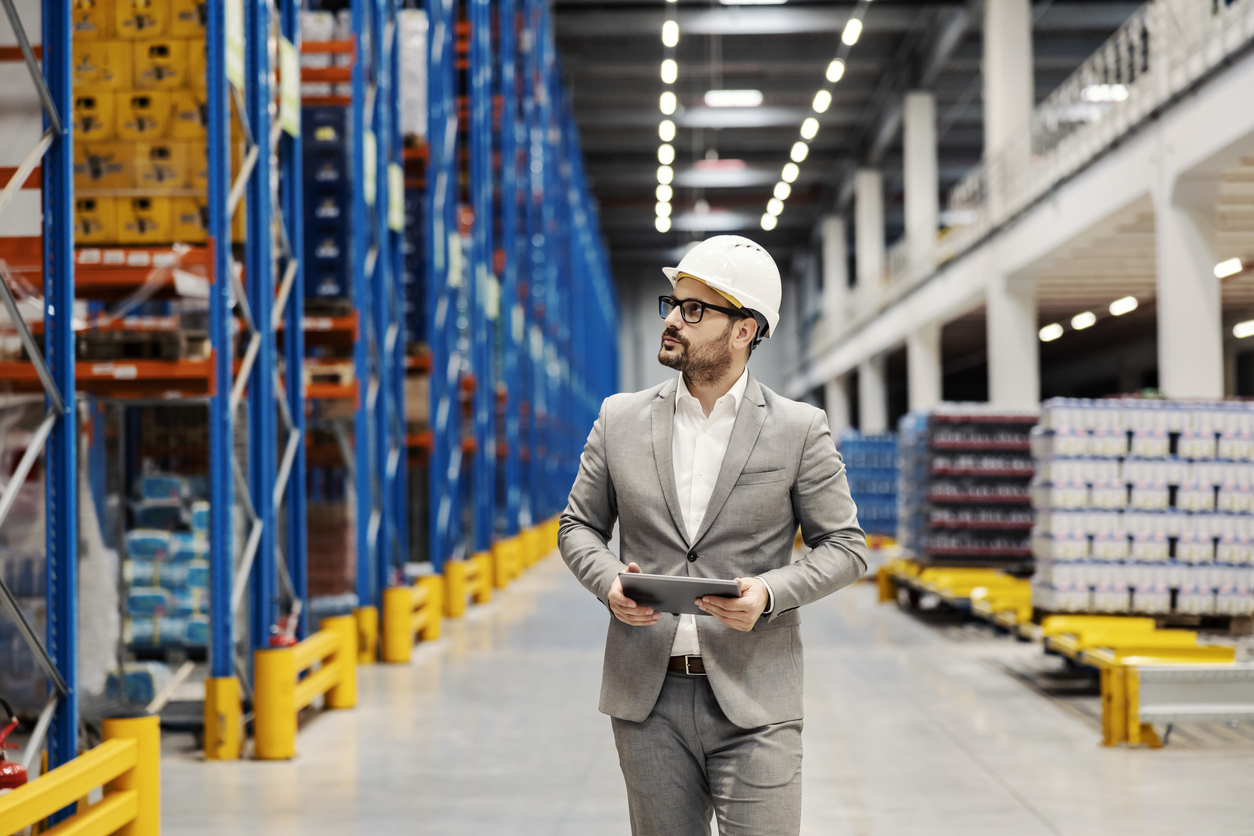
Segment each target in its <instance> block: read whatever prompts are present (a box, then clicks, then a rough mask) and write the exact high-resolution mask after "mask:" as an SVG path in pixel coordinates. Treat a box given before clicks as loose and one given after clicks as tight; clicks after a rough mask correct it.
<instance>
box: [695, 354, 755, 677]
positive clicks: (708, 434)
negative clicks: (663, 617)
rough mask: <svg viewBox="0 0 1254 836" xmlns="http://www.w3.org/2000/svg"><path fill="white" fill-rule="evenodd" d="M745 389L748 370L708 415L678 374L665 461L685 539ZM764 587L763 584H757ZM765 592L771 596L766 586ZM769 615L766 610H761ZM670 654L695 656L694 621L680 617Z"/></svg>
mask: <svg viewBox="0 0 1254 836" xmlns="http://www.w3.org/2000/svg"><path fill="white" fill-rule="evenodd" d="M748 385H749V370H748V369H746V370H745V371H744V372H742V373H741V375H740V378H739V379H738V380H737V381H736V382H735V384H733V385H732V388H731V389H730V390H729V391H728V392H727V394H726V395H724V396H723V397H721V398H719V399H718V400H717V401H716V402H715V403H714V408H713V409H711V410H710V414H709V417H707V416H706V414H705V411H704V410H703V409H702V408H701V402H700V401H699V400H697V399H696V398H694V397H693V396H692V395H691V394H690V393H689V392H688V386H687V385H686V384H685V383H684V376H683V375H682V374H681V375H680V376H679V385H678V386H676V387H675V422H674V425H673V426H672V430H671V459H672V463H673V466H674V468H675V490H676V492H677V493H678V494H679V508H680V512H681V513H682V514H683V517H684V528H685V529H687V532H688V541H689V542H692V540H693V539H694V538H695V537H696V536H697V532H698V531H700V530H701V523H702V522H703V521H704V520H705V511H706V508H707V507H708V506H709V504H710V495H711V494H712V493H714V483H715V482H716V481H717V480H718V474H719V470H721V469H722V467H723V456H724V455H726V453H727V445H728V442H730V441H731V434H732V427H734V426H735V425H736V413H737V411H738V410H739V409H740V401H741V399H743V398H744V395H745V388H746V387H747V386H748ZM763 583H765V581H763ZM767 594H768V595H770V596H771V599H772V603H773V602H774V595H773V593H772V592H771V588H770V585H769V584H768V585H767ZM767 611H770V607H769V606H768V607H767ZM671 655H672V656H699V655H701V646H700V644H699V642H698V641H697V617H696V616H695V615H681V616H680V617H679V629H678V630H677V631H676V633H675V642H674V644H672V645H671Z"/></svg>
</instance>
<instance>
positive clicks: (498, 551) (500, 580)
mask: <svg viewBox="0 0 1254 836" xmlns="http://www.w3.org/2000/svg"><path fill="white" fill-rule="evenodd" d="M513 559H514V558H513V554H512V552H511V550H510V541H509V540H497V541H496V542H495V543H493V544H492V585H493V586H495V587H496V588H497V589H504V588H505V586H506V584H508V583H509V582H510V580H512V579H513V577H514V575H513V566H512V563H513Z"/></svg>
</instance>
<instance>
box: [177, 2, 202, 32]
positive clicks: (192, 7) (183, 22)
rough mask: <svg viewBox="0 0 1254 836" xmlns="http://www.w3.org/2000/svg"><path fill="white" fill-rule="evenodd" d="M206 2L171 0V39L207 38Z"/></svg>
mask: <svg viewBox="0 0 1254 836" xmlns="http://www.w3.org/2000/svg"><path fill="white" fill-rule="evenodd" d="M204 14H205V0H170V37H171V38H203V37H204V36H205V21H204Z"/></svg>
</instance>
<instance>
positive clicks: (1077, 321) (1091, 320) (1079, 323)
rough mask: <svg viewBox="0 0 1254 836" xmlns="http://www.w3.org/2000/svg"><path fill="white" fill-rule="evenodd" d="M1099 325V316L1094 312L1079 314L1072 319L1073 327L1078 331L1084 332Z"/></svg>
mask: <svg viewBox="0 0 1254 836" xmlns="http://www.w3.org/2000/svg"><path fill="white" fill-rule="evenodd" d="M1095 324H1097V314H1095V313H1093V312H1092V311H1085V312H1084V313H1078V314H1076V315H1075V316H1073V317H1071V327H1072V328H1074V329H1076V330H1077V331H1083V330H1084V329H1085V328H1092V327H1093V326H1094V325H1095Z"/></svg>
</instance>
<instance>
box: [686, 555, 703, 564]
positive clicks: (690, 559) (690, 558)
mask: <svg viewBox="0 0 1254 836" xmlns="http://www.w3.org/2000/svg"><path fill="white" fill-rule="evenodd" d="M700 556H701V555H699V554H697V553H696V552H688V562H689V563H692V562H693V561H695V560H696V559H697V558H698V557H700Z"/></svg>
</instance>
